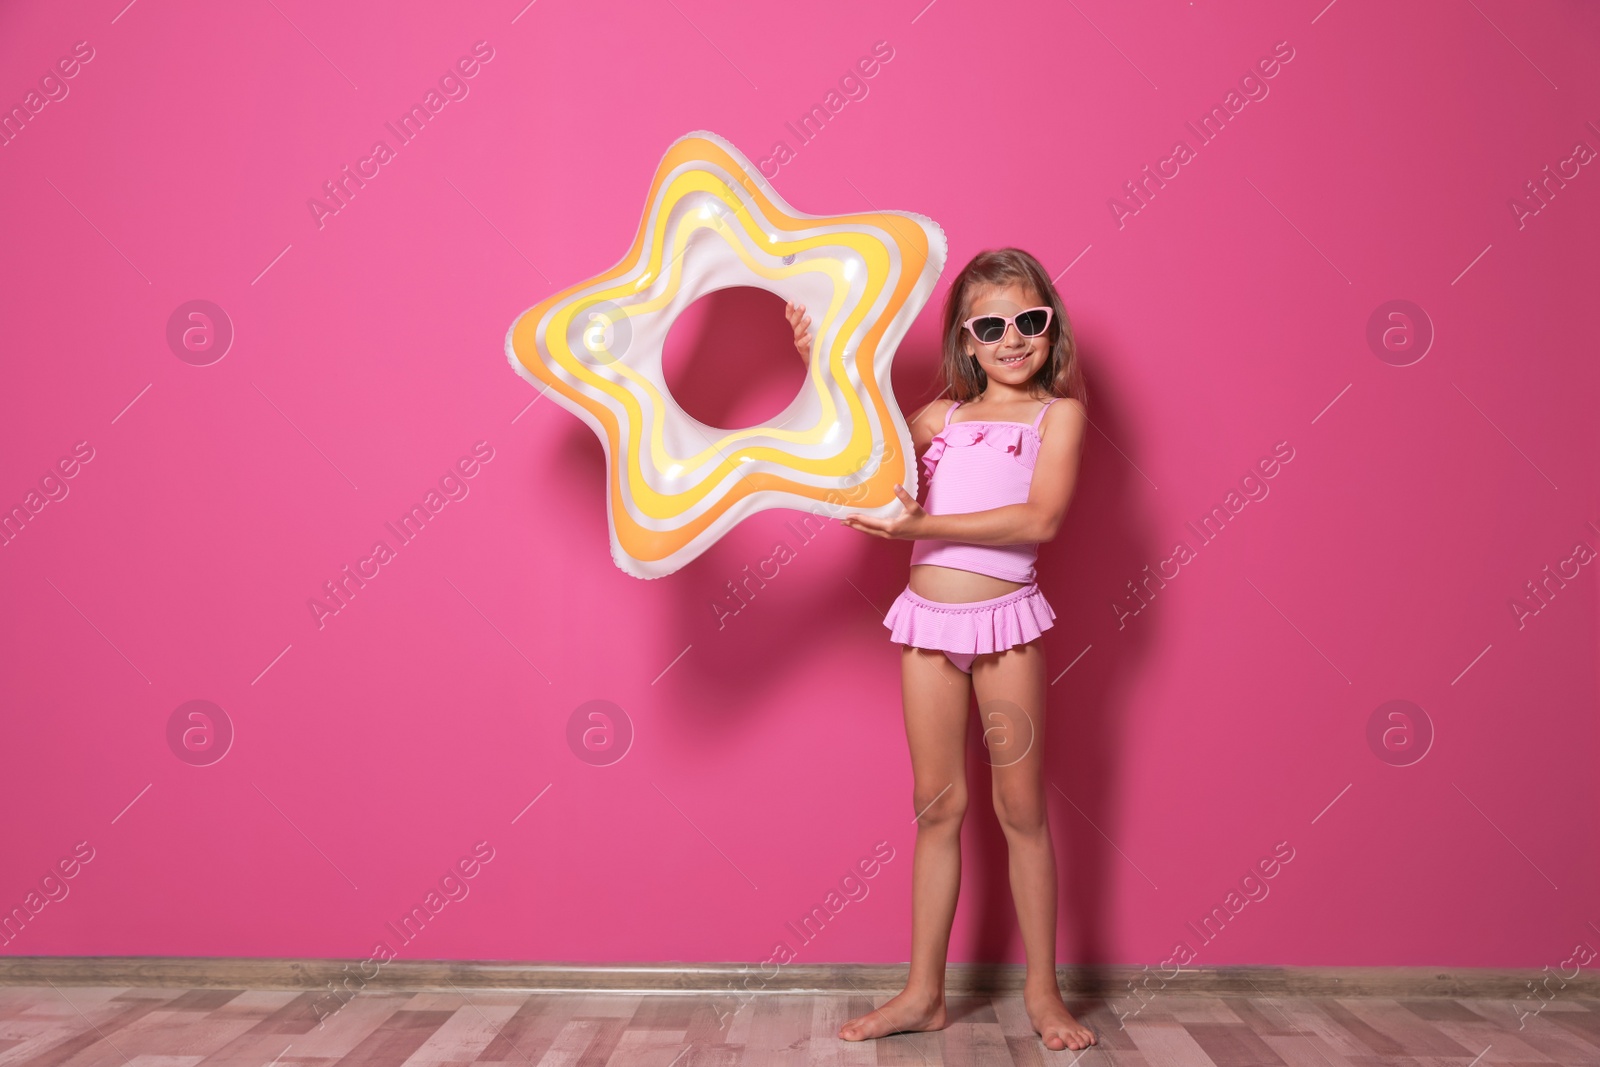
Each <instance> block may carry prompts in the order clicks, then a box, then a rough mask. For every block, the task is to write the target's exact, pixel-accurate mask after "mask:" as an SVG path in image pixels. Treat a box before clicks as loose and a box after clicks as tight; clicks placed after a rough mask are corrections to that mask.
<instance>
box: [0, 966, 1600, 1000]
mask: <svg viewBox="0 0 1600 1067" xmlns="http://www.w3.org/2000/svg"><path fill="white" fill-rule="evenodd" d="M1057 973H1058V974H1059V975H1060V982H1061V988H1062V991H1063V993H1065V994H1068V995H1073V996H1083V997H1098V998H1105V999H1117V1000H1121V999H1124V998H1127V999H1133V998H1134V997H1135V989H1139V990H1142V994H1141V996H1142V997H1143V998H1144V999H1153V998H1155V997H1161V996H1184V995H1201V996H1218V995H1230V994H1231V995H1244V996H1288V997H1295V996H1343V997H1360V996H1382V997H1493V998H1503V999H1518V998H1521V997H1525V996H1529V995H1531V993H1532V989H1533V987H1534V986H1538V985H1539V984H1540V983H1541V982H1542V983H1544V988H1545V989H1546V990H1548V992H1549V993H1550V994H1554V993H1555V992H1557V991H1559V992H1560V993H1561V995H1563V996H1600V978H1597V977H1596V976H1595V975H1593V974H1591V973H1588V972H1581V973H1579V974H1578V975H1577V976H1576V977H1575V978H1573V979H1571V980H1567V981H1565V982H1564V984H1563V979H1562V978H1561V977H1560V975H1559V974H1557V973H1555V972H1554V971H1550V970H1545V971H1531V970H1500V969H1488V968H1470V967H1469V968H1462V967H1201V968H1194V969H1184V970H1182V971H1180V972H1179V973H1177V974H1176V975H1172V974H1171V972H1165V973H1163V972H1160V971H1157V970H1155V969H1154V968H1148V967H1128V966H1092V967H1082V966H1069V967H1061V968H1058V971H1057ZM905 977H906V967H905V965H904V964H898V965H896V964H789V965H784V966H778V965H772V966H768V967H766V968H765V969H764V970H763V968H762V967H761V965H759V964H741V963H645V964H599V965H588V964H571V963H518V962H510V961H502V960H393V961H390V962H388V963H371V962H368V961H365V960H316V959H259V958H224V957H203V956H200V957H174V956H7V957H0V985H14V986H15V985H46V984H50V983H54V984H56V985H66V986H144V987H178V988H235V989H302V990H326V989H330V988H343V989H345V990H348V991H351V992H359V991H362V990H370V991H379V990H412V991H437V992H450V991H459V990H468V989H473V990H485V989H497V990H510V991H517V992H529V991H542V992H583V993H591V992H601V993H699V994H710V995H716V994H735V995H742V994H745V993H836V994H847V993H860V994H872V995H882V994H888V993H893V992H896V991H898V990H899V989H900V988H901V987H902V985H903V984H904V982H905ZM1022 979H1023V968H1022V967H1021V965H1017V964H960V963H957V964H951V965H950V966H949V967H948V968H947V970H946V974H945V987H946V992H947V993H948V994H949V995H951V996H975V995H989V994H1002V995H1004V994H1014V993H1020V992H1021V991H1022ZM1530 983H1532V984H1531V985H1530Z"/></svg>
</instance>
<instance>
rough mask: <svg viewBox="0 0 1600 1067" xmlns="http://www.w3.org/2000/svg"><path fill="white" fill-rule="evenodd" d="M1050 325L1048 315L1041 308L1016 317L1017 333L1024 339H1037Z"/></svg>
mask: <svg viewBox="0 0 1600 1067" xmlns="http://www.w3.org/2000/svg"><path fill="white" fill-rule="evenodd" d="M1048 325H1050V313H1049V312H1048V311H1046V310H1044V309H1043V308H1034V309H1033V310H1031V311H1024V312H1023V313H1022V314H1020V315H1018V316H1017V332H1018V333H1020V334H1022V336H1024V337H1038V336H1039V335H1040V334H1041V333H1044V328H1045V327H1046V326H1048Z"/></svg>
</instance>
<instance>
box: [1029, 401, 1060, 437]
mask: <svg viewBox="0 0 1600 1067" xmlns="http://www.w3.org/2000/svg"><path fill="white" fill-rule="evenodd" d="M1060 399H1061V398H1060V397H1059V396H1053V397H1051V398H1050V399H1049V400H1046V401H1045V402H1044V407H1042V408H1040V409H1039V414H1038V415H1037V416H1036V417H1035V418H1034V420H1033V432H1034V433H1038V432H1039V427H1040V426H1041V425H1043V424H1044V413H1045V412H1047V411H1049V410H1050V405H1051V404H1054V403H1055V402H1056V401H1057V400H1060Z"/></svg>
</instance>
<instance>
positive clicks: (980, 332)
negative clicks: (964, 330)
mask: <svg viewBox="0 0 1600 1067" xmlns="http://www.w3.org/2000/svg"><path fill="white" fill-rule="evenodd" d="M972 333H973V335H974V336H975V337H977V339H978V340H980V341H982V342H983V343H984V344H986V345H992V344H994V343H995V342H996V341H998V340H1000V338H1002V337H1004V336H1005V335H1006V320H1005V319H1002V318H1001V317H1000V316H998V315H985V316H984V317H983V318H981V319H976V320H974V321H973V323H972Z"/></svg>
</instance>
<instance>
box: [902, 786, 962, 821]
mask: <svg viewBox="0 0 1600 1067" xmlns="http://www.w3.org/2000/svg"><path fill="white" fill-rule="evenodd" d="M911 803H912V804H913V805H914V806H915V808H916V817H917V828H918V829H922V828H923V827H928V828H934V827H945V826H960V825H961V820H962V819H963V818H965V817H966V814H967V790H966V788H965V787H964V786H961V785H950V786H945V787H941V788H940V789H936V790H935V789H920V788H918V789H914V790H912V793H911Z"/></svg>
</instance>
